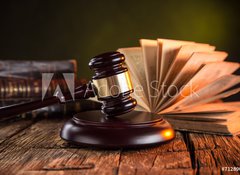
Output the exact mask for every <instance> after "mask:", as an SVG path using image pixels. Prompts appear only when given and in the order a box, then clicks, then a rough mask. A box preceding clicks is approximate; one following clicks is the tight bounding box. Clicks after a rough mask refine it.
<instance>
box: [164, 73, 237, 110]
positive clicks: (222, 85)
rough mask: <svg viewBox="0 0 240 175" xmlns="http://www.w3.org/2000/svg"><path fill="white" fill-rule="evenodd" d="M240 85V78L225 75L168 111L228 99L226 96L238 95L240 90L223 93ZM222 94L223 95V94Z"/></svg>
mask: <svg viewBox="0 0 240 175" xmlns="http://www.w3.org/2000/svg"><path fill="white" fill-rule="evenodd" d="M239 83H240V76H237V75H225V76H222V77H220V78H218V79H217V80H215V81H214V82H212V83H210V84H208V85H206V86H205V87H203V88H201V89H199V90H198V91H196V92H194V93H191V94H190V95H189V96H187V97H185V98H183V99H182V100H180V101H178V102H177V103H175V104H174V105H173V106H171V107H170V108H168V109H167V110H166V111H174V110H180V109H181V110H183V109H184V108H186V107H187V106H188V107H190V106H196V105H197V104H204V103H209V102H211V101H214V100H217V99H220V98H223V97H226V95H232V94H235V93H237V92H238V91H239V90H238V89H239V88H237V89H234V90H229V91H228V92H226V93H222V92H224V91H225V90H227V89H229V88H231V87H233V86H235V85H237V84H239ZM221 93H222V94H221ZM218 94H219V95H218Z"/></svg>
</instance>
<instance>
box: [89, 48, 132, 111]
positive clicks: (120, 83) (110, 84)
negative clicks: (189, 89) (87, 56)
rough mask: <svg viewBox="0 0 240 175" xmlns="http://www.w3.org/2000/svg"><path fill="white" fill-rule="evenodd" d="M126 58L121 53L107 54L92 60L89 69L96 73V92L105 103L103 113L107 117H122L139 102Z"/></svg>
mask: <svg viewBox="0 0 240 175" xmlns="http://www.w3.org/2000/svg"><path fill="white" fill-rule="evenodd" d="M124 61H125V57H124V55H123V54H121V53H120V52H107V53H104V54H100V55H97V56H95V57H94V58H92V59H91V60H90V62H89V67H90V68H91V69H92V70H93V71H94V72H95V75H94V76H93V77H92V84H93V88H94V91H95V92H96V94H97V97H98V100H99V101H102V102H103V105H102V112H103V113H104V114H106V115H107V116H115V115H121V114H124V113H127V112H130V111H132V110H133V109H134V108H135V106H136V105H137V101H136V100H135V99H134V98H132V97H131V96H130V95H131V93H133V87H132V83H131V79H130V76H129V73H128V69H127V68H126V67H125V66H124Z"/></svg>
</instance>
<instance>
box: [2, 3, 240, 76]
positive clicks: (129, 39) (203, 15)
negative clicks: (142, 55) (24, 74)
mask: <svg viewBox="0 0 240 175" xmlns="http://www.w3.org/2000/svg"><path fill="white" fill-rule="evenodd" d="M237 2H238V1H229V0H228V1H221V0H202V1H194V0H192V1H190V0H189V1H184V0H182V1H180V0H178V1H167V0H165V1H161V0H158V1H151V0H149V1H125V0H121V1H116V0H115V1H114V0H112V1H110V0H109V1H104V0H102V1H92V0H88V1H87V0H85V1H42V0H31V1H7V2H5V3H2V4H1V7H0V14H1V15H0V19H1V20H0V21H1V27H0V58H1V59H70V58H77V59H78V61H79V70H80V71H79V75H80V77H85V78H90V77H91V75H92V72H91V71H90V70H89V68H88V62H89V59H90V58H91V57H92V56H95V55H96V54H99V53H102V52H105V51H111V50H116V49H117V48H119V47H129V46H137V45H138V39H140V38H149V39H156V38H158V37H161V38H170V39H179V40H193V41H197V42H203V43H210V44H212V45H216V46H217V49H218V50H225V51H227V52H229V54H230V55H229V56H230V59H229V60H234V61H236V60H237V59H238V57H239V56H240V50H239V39H240V38H239V31H240V27H239V26H240V24H239V21H240V20H239V18H240V15H239V14H240V8H239V5H238V3H237Z"/></svg>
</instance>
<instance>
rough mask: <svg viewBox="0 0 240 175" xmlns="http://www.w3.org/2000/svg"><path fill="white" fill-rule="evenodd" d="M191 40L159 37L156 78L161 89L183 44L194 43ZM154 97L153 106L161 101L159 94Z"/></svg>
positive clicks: (158, 87)
mask: <svg viewBox="0 0 240 175" xmlns="http://www.w3.org/2000/svg"><path fill="white" fill-rule="evenodd" d="M192 43H194V42H191V41H180V40H170V39H161V38H159V39H157V64H156V80H157V81H158V82H157V89H160V88H161V87H160V86H161V84H162V81H163V79H164V78H165V76H166V74H167V71H168V69H169V67H170V66H171V64H172V62H173V60H174V59H175V57H176V55H177V53H178V51H179V49H180V47H181V46H183V45H186V44H192ZM155 95H156V96H157V97H156V98H154V99H153V106H156V102H157V101H159V99H158V97H159V94H158V93H155Z"/></svg>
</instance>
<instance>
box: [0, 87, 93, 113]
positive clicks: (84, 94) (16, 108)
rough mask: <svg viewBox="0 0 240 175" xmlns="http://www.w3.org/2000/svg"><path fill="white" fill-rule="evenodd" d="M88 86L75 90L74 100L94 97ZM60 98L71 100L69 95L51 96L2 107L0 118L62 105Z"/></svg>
mask: <svg viewBox="0 0 240 175" xmlns="http://www.w3.org/2000/svg"><path fill="white" fill-rule="evenodd" d="M90 86H91V84H84V85H82V86H79V87H77V88H75V93H74V96H75V100H76V99H87V98H89V97H94V96H95V93H94V91H92V89H91V87H90ZM62 97H64V99H66V101H69V99H72V98H71V95H70V94H68V95H65V96H52V97H49V98H46V99H43V100H36V101H31V102H27V103H22V104H16V105H11V106H6V107H2V108H0V118H7V117H11V116H14V115H17V114H21V113H25V112H28V111H32V110H35V109H39V108H43V107H46V106H50V105H53V104H56V103H62V102H61V100H60V99H61V98H62ZM70 101H71V100H70Z"/></svg>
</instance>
